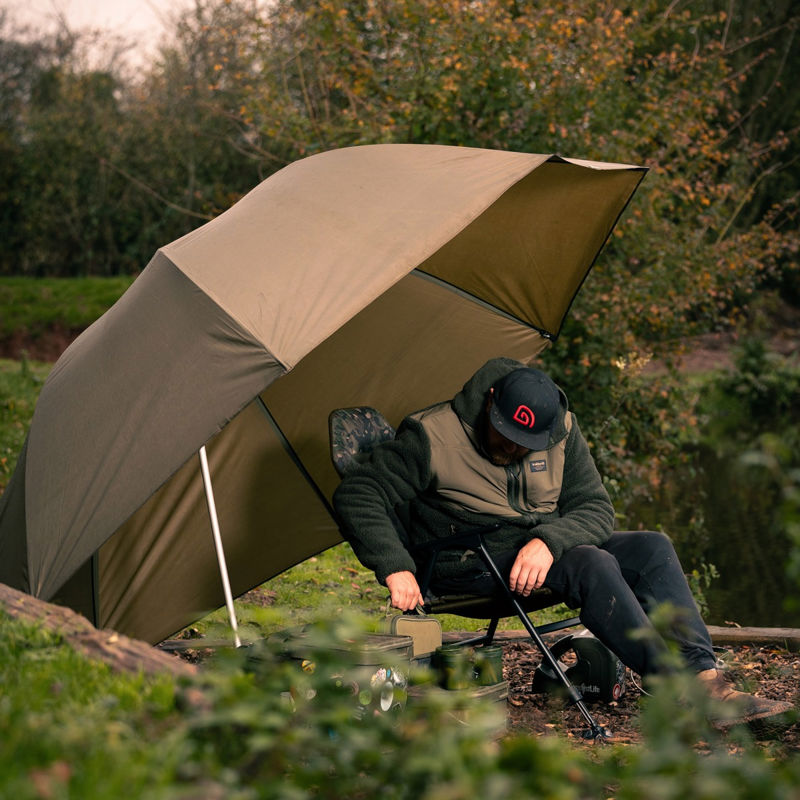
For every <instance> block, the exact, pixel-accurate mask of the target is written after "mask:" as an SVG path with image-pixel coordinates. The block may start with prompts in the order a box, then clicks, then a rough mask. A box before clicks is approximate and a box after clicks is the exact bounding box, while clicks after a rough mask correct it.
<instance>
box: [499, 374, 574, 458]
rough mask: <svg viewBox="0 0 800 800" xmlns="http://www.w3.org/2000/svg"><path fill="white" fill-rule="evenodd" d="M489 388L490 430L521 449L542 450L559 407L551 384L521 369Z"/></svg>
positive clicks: (554, 424) (541, 376) (556, 393)
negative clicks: (490, 404)
mask: <svg viewBox="0 0 800 800" xmlns="http://www.w3.org/2000/svg"><path fill="white" fill-rule="evenodd" d="M492 388H493V389H494V393H493V394H492V407H491V410H490V412H489V421H490V422H491V424H492V427H493V428H494V429H495V430H496V431H497V432H498V433H500V434H502V435H503V436H505V437H506V439H510V440H511V441H512V442H514V443H515V444H518V445H521V446H522V447H527V448H528V449H530V450H546V449H547V445H548V444H549V443H550V434H551V433H552V431H553V429H554V428H555V426H556V423H557V422H558V409H559V406H560V397H559V391H558V387H557V386H556V385H555V384H554V383H553V381H552V380H550V378H549V377H548V376H547V375H545V374H544V372H542V371H541V370H538V369H534V368H533V367H524V368H522V369H515V370H514V371H513V372H509V373H508V375H505V376H504V377H502V378H500V380H499V381H497V382H496V383H495V384H494V386H493V387H492Z"/></svg>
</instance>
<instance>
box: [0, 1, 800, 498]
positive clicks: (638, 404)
mask: <svg viewBox="0 0 800 800" xmlns="http://www.w3.org/2000/svg"><path fill="white" fill-rule="evenodd" d="M799 21H800V13H798V11H797V9H796V7H795V6H794V5H793V3H792V2H791V0H775V1H774V2H772V1H771V2H766V0H756V1H755V2H745V0H724V2H723V0H693V2H688V0H673V2H670V3H664V2H658V1H657V0H630V2H628V3H626V4H623V5H620V4H611V3H607V2H604V1H603V0H551V2H549V3H546V4H541V3H532V2H521V1H520V0H320V1H319V2H316V1H315V2H310V1H309V0H277V1H276V2H273V3H259V2H257V0H196V1H195V6H194V7H193V8H192V9H191V10H190V11H188V12H187V13H186V14H184V15H183V16H182V17H181V18H180V19H178V20H177V21H176V24H175V26H174V28H173V30H172V31H171V33H170V35H169V37H168V38H167V40H166V41H165V42H164V43H163V44H162V46H161V48H160V51H159V54H158V56H157V57H156V58H154V59H153V60H152V61H151V62H150V63H148V64H147V65H146V66H145V67H143V68H140V69H139V70H138V71H137V72H136V73H135V74H133V73H131V72H129V71H127V72H126V71H125V70H124V69H122V67H121V65H120V62H119V60H118V59H117V58H115V57H111V55H109V57H108V58H107V60H106V63H105V65H104V66H102V67H98V66H97V59H95V61H94V65H93V66H91V67H90V66H87V64H88V63H89V62H88V61H87V59H86V58H85V46H86V41H85V39H82V37H81V33H80V32H65V31H62V32H60V33H59V34H57V35H53V36H39V37H37V38H31V37H30V36H25V35H23V34H21V33H20V32H19V31H15V29H14V28H13V25H12V23H11V20H9V18H8V17H7V16H5V17H0V56H2V57H0V65H2V66H0V101H1V102H0V156H1V157H0V174H2V181H0V187H1V188H0V193H1V194H0V196H1V197H2V203H1V204H0V275H17V274H23V275H48V276H73V275H111V274H120V273H135V272H137V271H138V270H140V269H141V268H142V267H143V266H144V265H145V264H146V263H147V261H148V260H149V259H150V257H151V256H152V254H153V253H154V251H155V250H156V249H157V248H158V247H160V246H161V245H163V244H166V243H168V242H169V241H171V240H173V239H175V238H177V237H178V236H180V235H182V234H184V233H186V232H188V231H189V230H191V229H192V228H193V227H195V226H196V225H199V224H202V222H204V221H205V220H207V219H210V218H212V217H213V216H214V215H216V214H217V213H219V212H220V211H222V210H224V209H225V208H227V207H228V206H230V205H231V204H232V203H233V202H234V201H235V200H236V199H237V198H238V197H239V196H241V195H242V194H244V193H245V192H246V191H248V190H249V189H250V188H252V187H253V186H254V185H255V184H256V183H257V182H258V181H260V180H262V179H263V178H265V177H267V176H268V175H270V174H271V173H273V172H275V171H276V170H278V169H280V168H281V167H283V166H285V165H286V164H288V163H290V162H291V161H294V160H296V159H298V158H303V157H304V156H307V155H309V154H312V153H315V152H318V151H321V150H327V149H330V148H335V147H345V146H350V145H356V144H367V143H377V142H415V143H438V144H452V145H463V146H473V147H488V148H498V149H509V150H520V151H528V152H539V153H551V152H552V153H559V154H562V155H566V156H572V157H579V158H590V159H598V160H603V161H621V162H626V163H637V164H642V165H646V166H648V167H649V168H650V172H649V175H648V177H647V179H646V181H645V183H644V184H643V186H642V187H641V188H640V190H639V192H638V193H637V195H636V197H635V198H634V202H633V203H632V204H631V206H630V208H629V209H628V210H627V211H626V213H625V215H624V216H623V218H622V220H621V221H620V224H619V225H618V226H617V229H616V230H615V233H614V235H613V237H612V239H611V241H610V242H609V243H608V245H607V246H606V248H605V250H604V252H603V253H602V254H601V256H600V259H599V260H598V263H597V265H596V267H595V269H594V270H593V273H592V275H591V276H590V279H589V281H588V283H587V285H586V287H585V288H584V290H583V291H582V292H581V293H580V295H579V297H578V300H577V302H576V303H575V306H574V308H573V309H572V312H571V314H570V317H569V320H568V324H567V326H566V327H565V330H564V331H563V333H562V336H561V337H560V340H559V341H558V342H557V343H556V344H555V346H554V347H553V348H552V350H551V351H550V353H549V354H546V356H545V360H546V365H547V366H548V368H549V369H551V371H552V372H553V373H554V374H555V376H556V378H557V379H561V380H564V382H565V383H567V384H568V385H570V386H571V387H574V390H573V393H574V395H575V401H576V402H577V403H578V404H579V405H580V407H581V408H582V409H583V417H582V418H583V419H584V420H585V425H586V427H587V429H588V430H589V432H590V433H599V432H600V431H601V430H602V432H603V439H604V441H605V442H607V445H605V446H604V449H603V451H602V452H597V453H596V455H597V457H598V459H599V460H600V461H601V463H602V462H603V459H604V458H607V459H608V460H609V463H611V462H613V463H614V464H617V465H618V464H620V463H622V462H623V460H624V458H625V456H626V455H629V454H630V453H631V452H633V451H636V452H640V453H641V452H650V453H652V457H653V461H652V464H651V467H650V468H649V472H648V470H647V468H645V469H644V472H642V473H641V474H640V477H641V478H642V480H643V485H647V484H648V482H650V483H652V481H655V480H657V478H656V470H655V466H654V465H655V464H656V463H658V459H659V458H660V457H662V456H663V455H664V453H665V449H667V450H668V449H669V448H670V447H672V446H673V445H674V442H675V439H676V437H680V436H681V435H682V431H686V430H688V429H689V428H691V426H692V425H694V424H695V421H694V420H693V418H692V415H691V413H690V412H689V411H686V412H685V413H677V414H676V412H675V403H674V399H673V398H669V397H668V396H667V394H666V393H665V391H664V390H663V389H661V388H659V384H658V383H653V384H652V385H651V387H650V389H649V390H648V392H646V393H643V392H642V391H641V390H639V389H637V390H636V391H635V392H634V391H631V386H632V381H635V379H636V374H637V367H638V366H639V365H641V364H642V363H643V362H644V361H646V360H647V359H648V358H650V357H651V356H653V355H655V356H664V355H669V354H670V353H674V352H675V351H676V349H679V347H680V345H681V342H682V341H684V340H685V338H686V337H687V336H690V335H692V334H695V333H700V332H705V331H711V330H717V329H719V328H722V327H725V326H729V325H732V324H736V323H737V322H739V321H741V320H742V319H743V318H744V317H746V315H747V313H748V310H749V309H751V307H752V303H753V299H754V298H755V297H756V296H757V295H763V294H764V291H765V290H770V291H772V292H773V293H779V294H780V295H782V296H783V297H784V298H785V299H787V300H789V301H791V302H795V303H796V302H797V301H798V296H799V295H800V281H798V266H797V261H798V259H797V256H798V246H799V244H800V243H799V242H798V239H799V238H800V235H799V234H798V225H797V202H798V187H799V186H800V163H799V162H798V150H797V144H796V143H797V141H798V130H800V99H799V98H800V94H799V93H798V91H797V89H796V87H795V85H794V84H793V82H792V79H791V76H792V75H793V74H796V73H797V71H798V69H800V63H799V62H800V48H798V47H797V46H796V41H797V32H798V22H799ZM598 392H602V394H603V401H602V402H600V403H598V402H596V399H595V398H596V397H597V395H598ZM626 415H631V416H632V417H633V418H635V419H637V420H641V425H639V426H637V427H632V426H630V425H621V426H619V427H618V426H617V421H618V419H619V417H624V416H626ZM628 477H630V476H628Z"/></svg>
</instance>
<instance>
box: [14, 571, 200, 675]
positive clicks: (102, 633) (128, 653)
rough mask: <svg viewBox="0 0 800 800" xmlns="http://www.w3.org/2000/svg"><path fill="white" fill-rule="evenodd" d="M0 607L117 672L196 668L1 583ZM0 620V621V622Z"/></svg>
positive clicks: (184, 672)
mask: <svg viewBox="0 0 800 800" xmlns="http://www.w3.org/2000/svg"><path fill="white" fill-rule="evenodd" d="M0 609H2V610H3V611H5V612H6V613H7V614H8V615H9V616H10V617H12V618H14V619H18V620H22V621H23V622H35V623H38V624H40V625H42V626H43V627H44V628H45V629H47V630H51V631H55V632H56V633H58V634H60V635H61V636H62V637H63V639H64V642H65V643H66V644H68V645H70V646H71V647H72V648H73V649H74V650H77V651H78V652H79V653H82V654H83V655H85V656H87V657H88V658H92V659H97V660H99V661H104V662H105V663H106V664H108V665H109V666H110V667H111V668H112V669H113V670H115V671H116V672H134V673H135V672H143V673H145V674H146V675H155V674H158V673H160V672H171V673H172V674H173V675H176V676H191V675H196V674H197V667H195V666H194V665H193V664H189V663H188V662H186V661H182V660H181V659H179V658H177V657H176V656H173V655H169V654H168V653H164V652H161V651H160V650H156V649H155V648H154V647H151V646H150V645H149V644H147V643H146V642H142V641H139V640H137V639H130V638H128V637H127V636H123V635H122V634H121V633H116V632H115V631H111V630H98V629H97V628H95V627H94V626H93V625H92V624H91V623H90V622H89V620H87V619H86V617H83V616H81V615H80V614H78V613H76V612H75V611H73V610H72V609H69V608H65V607H64V606H57V605H53V604H52V603H45V602H44V601H43V600H39V599H37V598H36V597H33V596H32V595H29V594H25V593H24V592H20V591H17V590H16V589H12V588H11V587H10V586H6V585H5V584H4V583H0ZM0 623H1V621H0Z"/></svg>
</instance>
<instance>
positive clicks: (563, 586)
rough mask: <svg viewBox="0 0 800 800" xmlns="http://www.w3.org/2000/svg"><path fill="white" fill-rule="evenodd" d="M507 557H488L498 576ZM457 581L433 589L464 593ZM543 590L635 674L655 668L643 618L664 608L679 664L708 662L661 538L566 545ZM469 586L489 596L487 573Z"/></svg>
mask: <svg viewBox="0 0 800 800" xmlns="http://www.w3.org/2000/svg"><path fill="white" fill-rule="evenodd" d="M515 558H516V554H515V553H507V554H505V556H504V557H500V558H497V559H496V563H497V566H498V568H499V570H500V572H501V573H502V574H503V575H504V576H508V575H509V574H510V572H511V567H512V565H513V563H514V560H515ZM465 577H466V576H465ZM458 583H459V584H460V586H456V585H452V586H450V587H446V586H440V587H437V588H438V589H440V590H445V589H447V588H451V589H459V590H463V589H465V588H466V586H465V584H464V583H461V582H460V581H459V582H458ZM544 585H545V587H547V588H548V589H551V590H552V591H553V592H555V594H556V595H558V597H559V598H561V600H563V602H565V603H566V604H567V605H568V606H570V607H571V608H580V609H581V611H580V618H581V622H582V623H583V624H584V625H585V626H586V627H587V628H588V629H589V630H590V631H591V632H592V633H593V634H594V635H595V636H596V637H597V638H598V639H599V640H600V641H601V642H603V644H605V645H606V647H608V648H609V649H610V650H611V651H612V652H614V653H616V655H617V657H618V658H619V659H620V661H622V663H623V664H625V665H626V666H628V667H630V668H631V669H632V670H634V671H635V672H638V673H639V674H640V675H650V674H653V673H658V672H661V671H663V656H664V652H665V650H666V642H665V639H664V638H662V636H661V635H660V634H659V633H657V632H656V630H655V628H654V627H653V624H652V622H651V621H650V618H649V615H650V614H651V613H652V611H653V610H654V609H655V608H656V607H657V606H660V605H662V604H665V603H667V604H669V605H670V606H671V608H672V612H673V615H674V616H673V619H672V623H671V625H670V628H669V630H668V631H667V632H665V637H666V638H667V639H670V640H672V641H673V642H674V643H675V644H677V646H678V648H679V650H680V653H681V654H682V656H683V658H684V660H685V662H686V665H687V667H688V668H689V669H691V670H692V671H695V672H700V671H701V670H704V669H711V668H712V667H714V666H715V664H716V657H715V656H714V652H713V649H712V646H711V639H710V637H709V634H708V630H707V628H706V626H705V623H704V622H703V620H702V618H701V617H700V612H699V611H698V609H697V605H696V604H695V602H694V598H693V597H692V593H691V591H690V589H689V586H688V584H687V582H686V577H685V576H684V574H683V569H682V568H681V565H680V562H679V561H678V556H677V554H676V553H675V549H674V548H673V546H672V543H671V542H670V540H669V539H668V538H667V537H666V536H665V535H664V534H662V533H657V532H655V531H622V532H617V533H614V534H612V535H611V537H610V538H609V540H608V541H607V542H605V543H604V544H603V545H601V546H599V547H595V546H594V545H579V546H578V547H573V548H572V549H571V550H568V551H567V552H566V553H564V555H563V556H562V557H561V558H560V559H558V561H556V562H554V563H553V565H552V566H551V567H550V571H549V572H548V574H547V579H546V580H545V583H544ZM469 588H470V591H476V592H478V593H481V594H482V593H484V592H485V593H487V594H495V593H496V591H497V587H496V586H495V585H494V581H493V579H492V577H491V575H490V574H489V573H488V572H483V573H481V574H479V575H475V574H473V575H472V577H471V579H470V587H469ZM632 633H635V635H633V636H632V635H631V634H632Z"/></svg>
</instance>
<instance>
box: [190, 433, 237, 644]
mask: <svg viewBox="0 0 800 800" xmlns="http://www.w3.org/2000/svg"><path fill="white" fill-rule="evenodd" d="M200 471H201V472H202V473H203V486H204V487H205V490H206V502H207V503H208V515H209V517H211V533H212V534H213V536H214V547H215V548H216V551H217V563H218V564H219V574H220V577H221V578H222V589H223V591H224V593H225V605H226V606H227V607H228V616H229V617H230V620H231V628H233V638H234V641H235V642H236V646H237V647H241V646H242V642H241V640H240V639H239V626H238V624H237V623H236V611H235V610H234V608H233V595H232V593H231V582H230V579H229V578H228V567H227V565H226V564H225V551H224V550H223V549H222V536H221V535H220V532H219V520H218V519H217V506H216V504H215V503H214V490H213V488H212V487H211V472H210V471H209V469H208V456H207V455H206V446H205V445H203V446H202V447H201V448H200Z"/></svg>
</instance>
